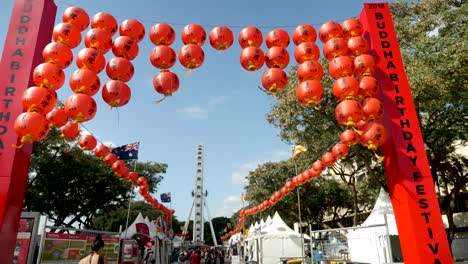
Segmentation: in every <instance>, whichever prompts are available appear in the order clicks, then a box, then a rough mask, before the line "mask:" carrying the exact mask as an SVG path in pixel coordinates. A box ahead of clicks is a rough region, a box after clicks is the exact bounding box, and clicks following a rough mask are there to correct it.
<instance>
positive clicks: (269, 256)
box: [247, 212, 302, 263]
mask: <svg viewBox="0 0 468 264" xmlns="http://www.w3.org/2000/svg"><path fill="white" fill-rule="evenodd" d="M262 222H263V220H262ZM267 223H268V224H267ZM254 229H255V227H254ZM255 231H256V232H255V233H252V236H250V235H249V238H248V240H247V242H248V246H247V248H249V251H250V252H248V253H249V254H248V255H247V256H249V260H255V261H259V263H278V262H279V261H280V259H281V258H285V257H301V256H302V243H301V240H302V238H301V235H300V234H299V233H297V232H295V231H294V230H292V229H291V228H290V227H289V226H288V225H286V223H284V221H283V219H281V217H280V215H279V214H278V212H275V214H274V216H273V218H271V220H269V219H268V218H267V220H266V221H265V223H264V224H263V225H259V227H258V229H256V230H255Z"/></svg>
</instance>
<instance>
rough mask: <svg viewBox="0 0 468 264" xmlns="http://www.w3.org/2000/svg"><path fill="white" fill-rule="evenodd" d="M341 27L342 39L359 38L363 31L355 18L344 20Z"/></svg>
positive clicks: (359, 22)
mask: <svg viewBox="0 0 468 264" xmlns="http://www.w3.org/2000/svg"><path fill="white" fill-rule="evenodd" d="M341 27H342V28H343V37H344V38H350V37H355V36H360V35H361V34H362V32H363V31H364V28H363V26H362V23H361V21H360V20H359V19H357V18H350V19H346V20H345V21H343V23H342V24H341Z"/></svg>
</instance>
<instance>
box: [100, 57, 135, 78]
mask: <svg viewBox="0 0 468 264" xmlns="http://www.w3.org/2000/svg"><path fill="white" fill-rule="evenodd" d="M106 73H107V76H109V78H110V79H112V80H119V81H122V82H128V81H130V80H131V79H132V77H133V74H134V73H135V68H133V64H132V63H131V62H130V60H129V59H126V58H121V57H113V58H112V59H110V60H109V62H107V65H106Z"/></svg>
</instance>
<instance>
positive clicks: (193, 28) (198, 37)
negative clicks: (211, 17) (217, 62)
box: [179, 24, 206, 72]
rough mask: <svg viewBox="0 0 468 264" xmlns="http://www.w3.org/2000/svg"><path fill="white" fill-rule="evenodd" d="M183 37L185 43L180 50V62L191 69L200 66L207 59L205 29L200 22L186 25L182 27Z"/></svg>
mask: <svg viewBox="0 0 468 264" xmlns="http://www.w3.org/2000/svg"><path fill="white" fill-rule="evenodd" d="M181 39H182V42H183V43H184V45H183V46H182V47H181V48H180V50H179V62H180V64H181V65H182V66H184V67H185V68H187V69H189V70H190V71H191V70H193V69H196V68H198V67H200V66H201V65H202V64H203V61H204V60H205V53H204V52H203V49H202V46H203V44H205V41H206V32H205V29H203V27H202V26H200V25H198V24H189V25H186V26H185V27H184V28H183V29H182V33H181ZM190 71H189V72H190Z"/></svg>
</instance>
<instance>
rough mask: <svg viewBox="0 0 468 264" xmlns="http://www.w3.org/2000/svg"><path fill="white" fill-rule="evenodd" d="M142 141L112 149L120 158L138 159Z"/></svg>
mask: <svg viewBox="0 0 468 264" xmlns="http://www.w3.org/2000/svg"><path fill="white" fill-rule="evenodd" d="M139 148H140V142H135V143H131V144H127V145H123V146H120V147H116V148H113V149H112V153H114V154H115V155H117V158H118V159H119V160H135V159H138V149H139Z"/></svg>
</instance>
